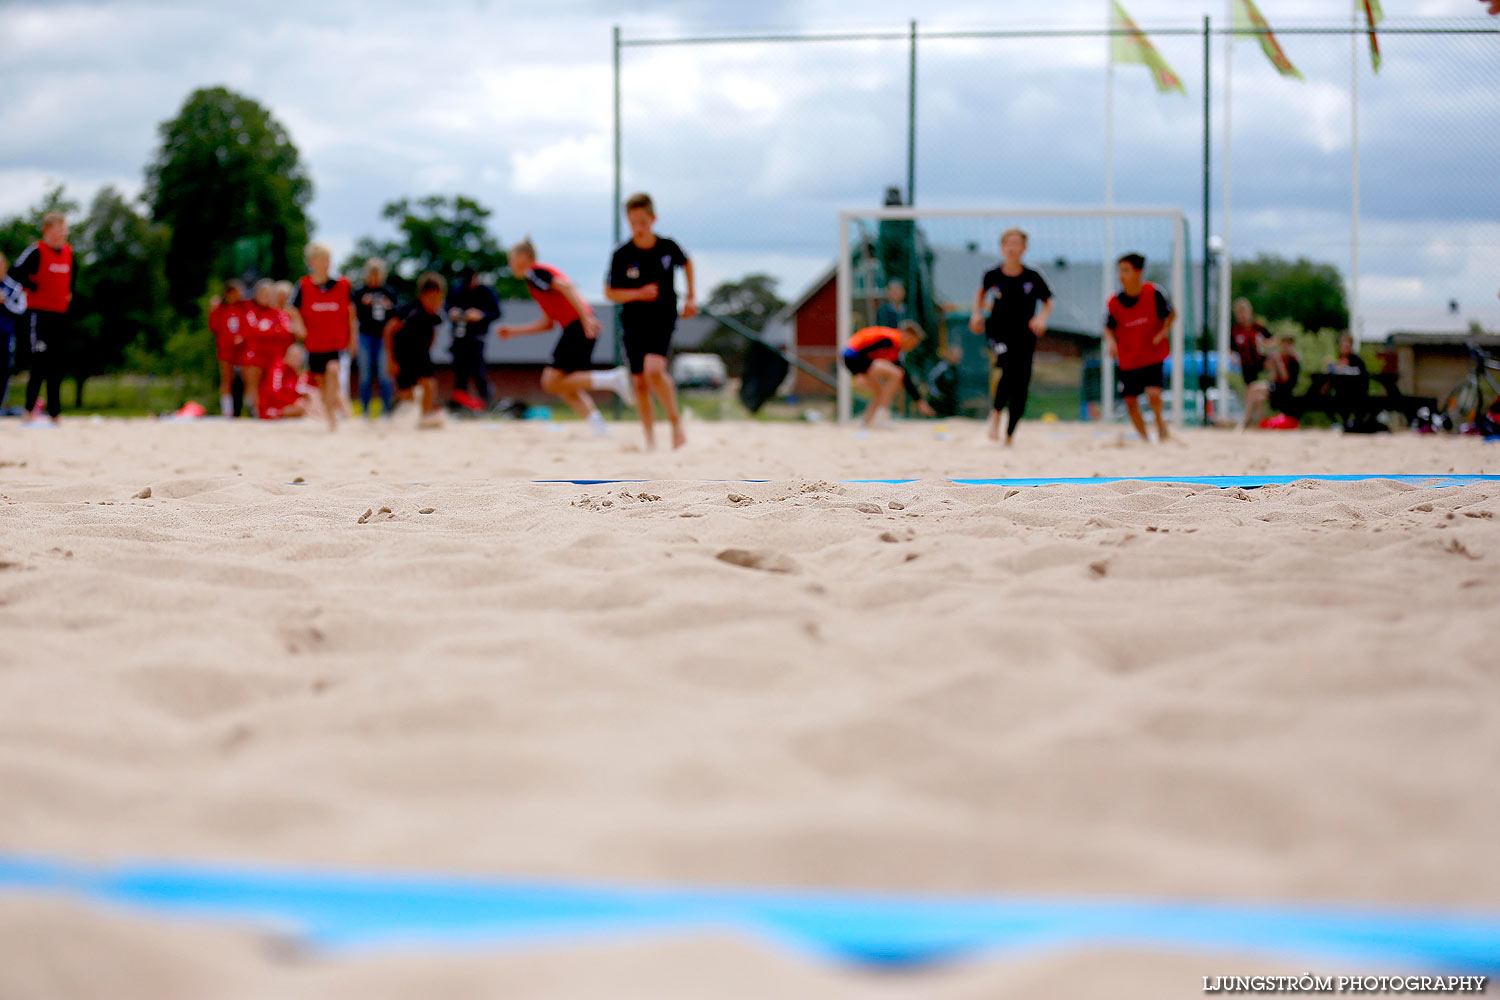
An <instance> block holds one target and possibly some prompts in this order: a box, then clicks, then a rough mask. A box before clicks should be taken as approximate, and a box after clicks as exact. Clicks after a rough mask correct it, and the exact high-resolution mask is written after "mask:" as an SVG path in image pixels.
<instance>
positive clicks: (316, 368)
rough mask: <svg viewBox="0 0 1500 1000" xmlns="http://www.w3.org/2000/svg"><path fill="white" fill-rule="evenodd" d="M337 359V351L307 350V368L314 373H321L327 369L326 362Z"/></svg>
mask: <svg viewBox="0 0 1500 1000" xmlns="http://www.w3.org/2000/svg"><path fill="white" fill-rule="evenodd" d="M338 359H339V352H338V351H308V352H307V370H308V371H310V372H312V373H313V374H314V375H321V374H323V373H324V372H325V371H327V370H328V362H330V361H337V360H338Z"/></svg>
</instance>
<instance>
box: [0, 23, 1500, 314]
mask: <svg viewBox="0 0 1500 1000" xmlns="http://www.w3.org/2000/svg"><path fill="white" fill-rule="evenodd" d="M1102 6H1103V5H1102V4H1100V3H1098V2H1097V0H1061V2H1059V3H1056V4H1053V5H1051V6H1048V7H1045V8H1038V7H1036V6H1035V5H1024V6H1023V5H1020V4H1017V3H1009V4H995V3H993V0H954V2H953V3H948V4H944V5H943V6H942V8H941V10H925V9H923V10H917V11H915V13H917V14H918V15H919V16H920V17H921V18H922V24H923V27H924V28H936V27H960V28H961V27H968V26H981V27H982V26H987V25H988V26H995V27H1024V26H1040V25H1043V24H1053V25H1056V24H1073V25H1084V26H1088V25H1094V24H1097V23H1098V22H1099V20H1100V14H1101V10H1102ZM1128 6H1129V7H1130V10H1131V12H1132V14H1134V15H1135V17H1136V18H1137V20H1138V21H1140V22H1141V23H1142V24H1143V25H1144V26H1145V27H1146V28H1147V29H1148V30H1149V29H1150V28H1152V27H1153V26H1158V25H1163V24H1169V23H1170V24H1184V23H1196V22H1197V20H1198V19H1199V18H1200V17H1201V16H1202V14H1204V13H1208V14H1211V15H1212V16H1213V17H1214V18H1215V19H1216V20H1218V19H1221V18H1222V3H1221V2H1220V0H1203V2H1198V3H1188V4H1183V3H1182V2H1181V0H1130V3H1129V4H1128ZM1261 6H1262V8H1263V9H1264V11H1265V13H1266V15H1267V17H1269V18H1270V19H1271V21H1272V23H1274V24H1282V23H1289V22H1293V21H1305V20H1307V18H1308V15H1307V14H1306V13H1305V8H1303V7H1300V6H1299V5H1296V4H1294V3H1293V2H1292V0H1265V2H1264V3H1262V4H1261ZM1388 7H1391V11H1390V12H1391V14H1392V16H1393V17H1394V16H1397V15H1400V16H1411V14H1412V13H1413V11H1412V10H1406V11H1398V10H1396V9H1395V7H1394V6H1393V5H1388ZM1477 7H1478V5H1477V4H1474V3H1473V2H1472V0H1418V3H1417V4H1416V5H1415V13H1417V14H1419V15H1422V16H1443V17H1454V16H1472V15H1473V14H1474V13H1475V12H1476V10H1477ZM4 9H5V19H6V25H7V29H8V31H9V34H8V37H7V40H6V59H7V74H6V79H7V87H6V99H5V101H4V102H0V134H3V135H5V136H6V143H5V144H4V145H3V146H0V212H16V211H20V210H22V209H24V208H25V207H26V206H27V205H29V204H31V203H32V202H33V201H35V199H36V197H37V196H39V195H40V193H41V192H42V190H44V188H45V186H46V182H47V180H48V179H49V178H56V179H57V180H61V181H64V182H66V183H67V184H68V186H69V190H70V193H71V194H72V195H73V196H74V197H75V198H77V199H79V200H87V198H88V197H90V196H91V195H92V193H93V190H94V188H95V187H97V186H98V185H100V184H103V183H116V184H120V185H122V186H123V187H124V188H125V189H126V190H127V192H134V191H137V190H139V187H140V178H141V173H142V169H143V167H144V165H145V162H146V159H147V158H148V157H149V156H150V154H151V151H152V149H153V147H154V145H155V142H156V135H155V129H156V126H157V125H158V123H160V122H161V121H162V120H163V119H166V118H168V117H170V116H171V115H172V114H174V113H175V111H176V109H177V108H178V107H179V106H180V104H181V102H182V100H183V98H184V97H185V96H186V95H187V93H188V92H189V91H191V90H192V89H193V88H194V87H198V86H204V85H212V84H215V83H220V82H223V83H226V84H228V85H230V86H232V87H234V88H235V89H238V90H241V91H242V92H244V93H247V94H249V95H250V96H253V97H255V98H256V99H257V100H259V101H261V102H262V103H263V104H265V105H266V106H268V107H269V108H270V109H271V110H272V112H273V113H274V114H275V115H277V117H278V118H280V120H282V121H283V122H284V123H285V124H286V125H287V126H288V128H289V130H290V131H291V133H292V136H293V139H294V140H295V141H296V142H297V144H298V146H299V148H300V149H301V150H302V153H303V155H304V158H305V160H306V163H307V167H308V169H309V171H310V174H311V176H312V178H313V181H314V184H315V187H316V196H315V201H314V203H313V205H312V214H313V216H314V219H315V221H316V223H317V226H318V232H319V235H320V236H322V237H323V238H325V239H329V240H330V241H332V242H334V243H335V245H336V246H340V247H342V246H346V245H351V244H352V242H353V240H354V238H355V237H356V236H357V235H358V234H363V233H379V232H384V231H385V224H384V223H383V222H382V220H380V218H379V209H380V206H381V204H382V203H384V202H385V201H388V200H390V199H392V198H396V197H399V196H402V195H420V194H424V193H429V192H444V193H449V192H454V191H462V192H463V193H466V194H471V195H474V196H476V197H478V198H479V199H480V200H481V201H483V202H484V203H486V204H487V205H489V206H490V207H492V208H493V209H495V212H496V215H495V219H494V221H495V226H496V228H497V229H498V230H499V231H500V232H501V233H502V234H503V235H505V236H506V237H507V238H508V237H510V236H514V235H518V234H519V233H520V232H521V231H526V230H544V231H545V232H546V240H547V244H548V246H549V248H551V249H550V250H549V253H550V255H551V257H552V259H553V260H554V261H555V262H556V263H558V264H559V265H560V266H562V267H563V268H564V269H565V270H570V271H573V272H575V273H579V274H586V275H592V274H597V273H598V272H599V271H600V270H601V269H602V266H603V263H602V262H603V260H604V258H605V257H606V256H607V253H608V249H609V246H608V243H609V238H610V232H611V226H612V221H613V220H612V217H611V209H610V206H609V205H608V197H607V195H608V192H609V190H610V186H611V185H610V180H611V177H610V171H611V159H612V148H611V142H610V129H611V124H612V122H611V77H610V48H609V38H610V25H611V20H612V19H619V20H621V21H622V22H623V23H624V24H625V26H626V32H625V34H626V36H627V37H637V38H638V37H643V36H647V35H656V36H661V35H677V34H683V33H693V34H700V33H711V32H713V31H716V30H722V29H726V28H730V29H773V30H774V29H783V30H785V29H795V28H797V27H802V26H806V27H814V28H817V29H821V30H847V29H867V28H881V29H886V30H892V31H895V32H897V33H900V32H902V31H904V30H905V28H906V23H907V19H908V18H909V17H910V16H911V15H912V13H914V11H913V9H912V8H911V6H910V4H909V3H898V2H896V0H869V2H867V3H866V4H865V5H863V6H862V7H861V8H860V9H859V12H858V15H857V16H856V17H851V15H850V13H849V8H848V6H847V4H846V3H844V2H843V0H802V2H799V3H797V4H793V3H791V2H790V0H782V2H773V3H771V4H769V5H756V6H753V7H750V6H744V5H729V4H726V3H703V2H677V3H666V2H652V3H649V4H647V3H644V2H639V3H632V2H629V0H626V2H625V4H624V5H623V6H621V5H620V4H617V3H611V4H604V3H602V2H599V0H591V2H572V3H569V2H560V3H555V4H553V5H551V6H549V7H546V8H537V9H529V10H527V11H526V12H525V13H524V16H521V15H520V14H518V11H517V10H516V9H515V8H514V7H513V6H511V5H504V4H493V3H485V2H477V0H469V2H462V3H452V4H445V5H440V6H438V7H422V6H418V5H410V4H404V3H398V2H396V0H364V2H362V3H359V4H355V3H352V2H350V0H329V2H327V3H324V4H320V5H316V6H315V7H309V8H306V9H299V10H295V11H289V10H288V9H287V8H286V7H285V6H284V4H281V3H277V2H274V0H243V2H242V3H241V4H237V5H235V6H233V7H230V6H227V5H218V4H193V3H187V2H162V0H154V2H153V0H122V2H115V3H82V2H77V0H25V2H21V3H10V4H7V5H6V6H5V8H4ZM1158 42H1159V45H1160V48H1161V49H1162V51H1163V52H1164V53H1165V54H1166V56H1167V58H1168V59H1169V60H1170V61H1171V62H1172V63H1173V64H1174V66H1175V67H1176V68H1177V70H1178V71H1179V72H1180V73H1181V74H1182V75H1183V76H1184V78H1185V80H1186V81H1187V84H1188V86H1189V88H1190V91H1191V90H1192V89H1193V88H1194V87H1195V86H1196V84H1197V78H1198V73H1199V61H1198V55H1199V48H1198V42H1197V40H1196V39H1194V38H1189V37H1183V38H1172V37H1165V36H1164V37H1161V38H1159V39H1158ZM1283 43H1284V45H1285V46H1286V47H1287V49H1288V53H1289V54H1290V55H1291V56H1292V58H1293V60H1294V61H1296V62H1297V64H1298V65H1299V66H1300V67H1301V68H1302V70H1303V71H1304V72H1305V73H1306V74H1307V76H1308V78H1309V80H1308V83H1306V84H1301V83H1297V82H1296V81H1287V80H1283V79H1281V78H1279V77H1277V76H1276V75H1275V73H1274V71H1272V70H1271V69H1270V67H1269V66H1268V65H1266V62H1265V60H1264V58H1263V57H1262V56H1261V55H1260V53H1259V52H1258V51H1257V50H1256V47H1255V46H1254V45H1252V44H1249V43H1242V44H1240V45H1239V46H1237V50H1236V55H1235V81H1236V91H1235V111H1234V113H1235V166H1236V170H1235V181H1236V185H1235V199H1236V202H1235V203H1236V208H1237V214H1236V221H1235V227H1236V243H1237V244H1238V246H1239V247H1241V248H1243V249H1245V250H1247V251H1249V250H1255V249H1267V250H1274V251H1281V252H1287V253H1307V254H1308V255H1311V256H1315V257H1318V258H1319V259H1326V260H1331V261H1334V262H1336V263H1338V264H1340V266H1344V265H1345V264H1346V262H1347V245H1348V239H1347V233H1348V217H1347V211H1346V206H1347V200H1348V188H1347V177H1348V174H1347V169H1346V164H1345V162H1343V161H1346V160H1347V155H1346V154H1347V148H1348V99H1347V91H1346V87H1347V71H1348V61H1347V60H1348V53H1349V45H1348V42H1347V40H1346V39H1343V38H1336V39H1318V38H1314V37H1309V36H1295V37H1288V38H1285V39H1283ZM1386 49H1387V62H1386V66H1387V68H1386V69H1385V70H1384V71H1383V72H1382V74H1381V76H1380V77H1379V78H1378V80H1371V82H1370V84H1369V86H1368V88H1367V90H1366V91H1365V93H1364V95H1363V99H1364V101H1365V102H1366V107H1367V108H1368V112H1369V113H1368V115H1366V116H1365V117H1364V118H1363V120H1362V124H1363V126H1364V129H1365V143H1366V145H1365V150H1366V152H1367V154H1368V166H1367V191H1366V198H1367V211H1368V216H1367V226H1366V238H1367V241H1368V242H1367V245H1366V247H1365V252H1366V258H1367V259H1366V271H1367V276H1368V278H1367V283H1371V284H1376V285H1380V286H1382V287H1389V289H1391V292H1390V294H1393V295H1395V294H1398V293H1399V294H1400V295H1410V294H1413V289H1415V288H1417V287H1418V285H1417V284H1416V283H1421V286H1420V287H1421V288H1422V289H1423V293H1424V294H1426V293H1428V292H1430V293H1431V294H1433V295H1450V296H1455V295H1456V296H1458V297H1462V298H1475V297H1478V296H1479V295H1480V294H1485V295H1488V296H1489V297H1493V293H1494V289H1493V285H1494V284H1495V282H1496V280H1497V277H1496V273H1497V271H1500V249H1497V247H1500V237H1497V236H1496V235H1495V234H1494V233H1493V232H1491V231H1490V230H1484V229H1482V228H1476V226H1481V227H1482V226H1485V225H1487V226H1491V227H1496V226H1500V213H1497V209H1496V204H1497V203H1496V200H1495V199H1494V198H1493V197H1488V198H1486V197H1484V194H1485V193H1486V192H1488V193H1490V194H1493V164H1494V163H1495V162H1497V160H1500V136H1497V133H1496V131H1495V128H1494V111H1493V101H1492V100H1486V97H1487V96H1489V97H1492V95H1493V93H1494V91H1495V89H1496V86H1497V84H1500V80H1497V78H1496V73H1495V67H1494V63H1493V60H1492V59H1488V61H1486V59H1487V55H1486V52H1487V50H1483V49H1476V48H1474V47H1468V48H1465V47H1463V46H1461V45H1457V44H1456V43H1455V44H1454V45H1452V46H1448V45H1447V43H1440V42H1436V41H1433V40H1430V39H1429V40H1417V39H1413V38H1412V37H1411V36H1399V37H1397V36H1392V37H1391V39H1390V40H1389V41H1388V44H1387V46H1386ZM1104 51H1105V48H1104V45H1103V43H1102V41H1101V40H1098V39H1062V38H1059V39H1041V40H1027V41H1017V40H1009V41H1000V40H987V39H964V40H936V39H932V40H925V41H924V42H923V43H922V44H921V46H920V48H919V64H918V71H919V104H920V115H921V118H920V121H919V129H918V134H919V142H920V150H919V162H918V191H919V194H920V196H921V198H922V200H923V201H924V202H925V203H928V204H936V203H940V202H941V203H949V204H973V203H990V204H993V203H1010V204H1016V203H1033V204H1035V203H1059V202H1063V203H1074V204H1095V203H1097V202H1098V200H1099V198H1100V190H1101V187H1102V174H1103V169H1102V163H1101V154H1102V147H1103V143H1102V136H1101V130H1102V124H1103V115H1102V101H1103V92H1104V74H1103V72H1102V66H1103V62H1104V58H1103V56H1104ZM1214 58H1215V59H1216V60H1218V59H1219V58H1220V46H1219V45H1218V43H1217V42H1216V43H1215V48H1214ZM623 66H624V76H623V86H624V90H623V94H622V99H623V105H624V152H625V160H624V166H625V185H626V186H627V188H634V187H644V188H647V189H648V190H651V191H652V192H653V193H654V194H656V195H657V197H658V201H659V203H660V204H662V205H663V206H665V207H669V208H670V213H671V216H670V217H671V220H672V221H673V223H674V225H673V227H672V231H674V232H675V233H676V234H677V235H680V236H682V237H683V238H684V239H685V241H686V242H688V243H690V244H691V246H690V249H691V248H692V247H697V248H699V250H700V260H701V263H702V265H703V266H704V268H705V272H706V273H707V272H708V271H710V270H712V271H713V272H714V273H722V274H724V276H732V275H730V274H729V272H730V271H732V270H734V269H736V268H743V269H744V270H756V269H760V270H771V271H772V272H773V273H777V269H781V273H783V275H784V277H785V287H784V291H785V292H787V293H790V292H791V291H794V290H795V289H794V288H792V287H791V286H793V285H797V284H799V282H800V281H801V280H802V279H803V278H804V277H805V276H806V274H807V272H808V269H809V268H811V267H813V264H812V263H811V262H822V263H826V261H827V260H829V259H831V257H832V253H833V231H834V227H833V213H834V210H835V209H837V208H839V207H844V206H847V205H851V204H870V203H873V202H875V201H876V200H877V199H878V198H879V196H880V193H881V191H882V189H883V188H884V186H885V185H886V184H887V183H902V182H903V181H904V177H905V148H904V143H905V128H906V124H905V112H906V69H907V67H906V47H905V44H904V42H903V41H900V40H895V41H884V42H859V43H837V44H835V43H814V44H798V45H763V44H762V45H714V46H701V47H692V48H629V49H626V50H625V51H624V53H623ZM1216 68H1217V67H1216ZM17 81H18V82H19V83H17ZM1117 83H1118V90H1117V98H1118V100H1119V105H1118V111H1117V138H1118V149H1119V152H1118V158H1117V175H1118V186H1119V190H1120V200H1121V201H1122V202H1123V201H1135V202H1141V201H1147V202H1168V203H1172V204H1178V205H1182V206H1183V207H1185V208H1187V209H1189V210H1190V211H1192V210H1193V209H1194V208H1195V207H1196V205H1197V204H1198V199H1199V190H1198V183H1199V180H1198V155H1199V144H1200V142H1201V135H1200V128H1201V124H1200V118H1199V115H1200V113H1201V105H1200V103H1199V98H1200V97H1201V93H1192V94H1191V95H1190V97H1189V98H1188V99H1186V100H1184V99H1182V98H1180V97H1176V96H1158V95H1156V94H1155V93H1154V92H1153V91H1152V89H1151V86H1150V83H1149V81H1148V80H1147V78H1146V76H1145V72H1144V70H1141V69H1140V68H1139V67H1123V68H1122V69H1121V71H1120V74H1119V76H1118V77H1117ZM1219 113H1220V105H1219V103H1218V101H1217V100H1216V101H1215V106H1214V114H1215V125H1216V127H1217V124H1218V118H1217V116H1218V114H1219ZM1220 154H1221V150H1220V149H1219V148H1218V140H1217V136H1216V137H1215V150H1214V156H1215V162H1216V167H1217V165H1218V164H1219V162H1220V160H1219V157H1220ZM1459 182H1462V183H1459ZM1397 215H1404V216H1406V217H1405V218H1400V219H1396V218H1394V217H1395V216H1397ZM1195 218H1196V215H1195ZM1387 218H1391V219H1392V224H1393V225H1397V224H1399V226H1400V227H1402V228H1400V230H1399V232H1396V231H1395V230H1392V231H1389V232H1387V231H1386V230H1384V229H1382V228H1381V226H1382V224H1381V223H1378V222H1376V221H1373V220H1379V219H1387ZM1456 219H1468V220H1470V223H1472V224H1461V223H1459V222H1456V221H1454V220H1456ZM1465 225H1467V228H1465ZM1195 226H1196V222H1195ZM539 235H540V234H539ZM1387 239H1390V240H1393V241H1395V242H1393V243H1387V242H1384V241H1385V240H1387ZM1402 250H1405V252H1404V254H1403V253H1402V252H1401V251H1402ZM757 262H762V263H763V265H764V266H760V267H757V266H756V265H757ZM1377 276H1378V279H1377ZM1386 279H1390V280H1389V282H1388V281H1387V280H1386ZM1486 288H1488V291H1485V289H1486ZM1369 294H1370V295H1375V294H1379V293H1378V292H1376V291H1371V292H1370V293H1369Z"/></svg>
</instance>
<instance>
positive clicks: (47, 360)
mask: <svg viewBox="0 0 1500 1000" xmlns="http://www.w3.org/2000/svg"><path fill="white" fill-rule="evenodd" d="M11 275H12V276H13V277H14V278H15V279H16V281H18V282H19V283H20V284H21V287H23V288H24V289H26V304H27V307H28V312H27V320H28V328H27V330H26V335H27V337H28V338H29V340H30V343H31V377H30V378H28V379H27V380H26V420H27V422H28V423H42V424H52V423H55V422H56V420H57V418H58V416H59V415H60V414H61V413H62V377H63V370H64V369H65V368H66V367H67V364H68V352H69V351H70V350H71V348H72V346H73V345H72V339H73V338H72V330H71V329H70V327H69V324H68V309H69V307H70V306H71V305H72V304H73V289H74V286H75V285H76V283H77V277H78V272H77V269H76V268H75V267H74V265H73V247H72V245H71V244H69V243H68V220H67V218H66V217H65V216H64V215H63V214H62V213H61V212H48V213H47V214H46V215H44V216H42V238H41V239H40V240H38V241H37V242H35V243H33V244H32V245H31V246H29V247H27V248H26V250H25V252H24V253H22V254H21V256H20V257H19V258H18V259H17V260H16V266H15V267H14V268H12V269H11ZM44 382H45V383H46V386H47V414H46V416H42V415H41V412H40V410H39V409H38V403H39V402H40V399H41V392H42V384H43V383H44Z"/></svg>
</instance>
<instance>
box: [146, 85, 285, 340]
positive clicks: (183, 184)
mask: <svg viewBox="0 0 1500 1000" xmlns="http://www.w3.org/2000/svg"><path fill="white" fill-rule="evenodd" d="M159 133H160V136H161V146H160V147H159V148H158V149H157V151H156V154H155V156H154V158H153V160H152V162H151V163H150V164H149V165H148V166H147V168H146V196H145V197H146V201H147V203H148V204H149V205H150V206H151V213H152V220H153V221H155V222H158V223H164V224H166V225H167V226H168V227H170V230H171V234H172V236H171V242H170V245H169V248H168V250H167V258H166V274H167V281H168V284H169V287H170V292H171V302H172V305H173V307H174V308H175V309H176V310H177V312H178V313H180V314H182V315H184V316H191V315H193V314H194V313H196V312H197V310H198V307H199V299H200V297H201V296H202V295H203V293H204V290H205V289H206V288H207V287H208V283H209V279H210V278H211V277H212V276H214V275H215V272H216V270H218V269H220V268H222V267H225V266H226V265H227V264H229V263H231V262H234V261H233V258H235V257H240V256H243V250H244V248H245V247H246V246H249V247H252V248H260V249H259V250H258V252H257V253H255V254H254V256H256V257H257V258H258V260H257V261H256V262H257V264H258V265H259V266H258V267H257V268H255V270H258V271H260V272H261V273H265V274H279V275H293V274H300V273H302V249H303V245H304V244H305V243H306V242H307V232H308V223H307V205H308V203H309V202H310V201H311V200H312V181H311V180H309V179H308V176H307V173H306V171H305V170H304V169H303V166H302V161H301V157H300V155H299V153H298V152H297V147H296V146H295V145H293V143H292V140H291V138H290V137H289V136H288V134H287V131H286V129H285V128H283V127H282V125H281V123H280V122H278V121H277V120H276V119H275V118H273V117H272V116H271V113H270V112H269V111H267V110H266V109H265V108H263V107H261V106H260V105H259V104H258V103H256V102H255V101H253V100H251V99H250V98H248V97H244V96H242V95H240V94H236V93H234V92H232V91H230V90H227V89H225V88H224V87H212V88H206V89H200V90H195V91H193V92H192V93H191V94H189V95H188V98H187V101H186V102H185V103H184V104H183V106H182V110H181V111H179V112H178V114H177V117H175V118H173V119H171V120H170V121H166V122H163V123H162V125H161V127H160V129H159Z"/></svg>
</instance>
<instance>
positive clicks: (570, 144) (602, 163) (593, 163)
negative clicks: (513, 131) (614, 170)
mask: <svg viewBox="0 0 1500 1000" xmlns="http://www.w3.org/2000/svg"><path fill="white" fill-rule="evenodd" d="M608 149H609V137H608V136H606V135H601V134H595V135H585V136H577V137H569V138H566V139H562V140H559V141H558V142H554V143H552V144H551V145H548V146H543V147H541V148H540V149H536V150H528V151H517V152H514V153H511V155H510V166H511V190H513V191H515V192H516V193H517V194H526V195H537V194H562V195H585V194H605V193H608V192H609V191H611V190H612V186H613V175H612V174H611V172H610V170H609V166H608V165H609V162H610V160H609V155H610V154H609V152H608Z"/></svg>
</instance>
